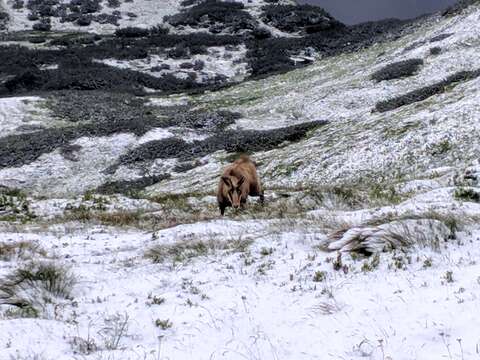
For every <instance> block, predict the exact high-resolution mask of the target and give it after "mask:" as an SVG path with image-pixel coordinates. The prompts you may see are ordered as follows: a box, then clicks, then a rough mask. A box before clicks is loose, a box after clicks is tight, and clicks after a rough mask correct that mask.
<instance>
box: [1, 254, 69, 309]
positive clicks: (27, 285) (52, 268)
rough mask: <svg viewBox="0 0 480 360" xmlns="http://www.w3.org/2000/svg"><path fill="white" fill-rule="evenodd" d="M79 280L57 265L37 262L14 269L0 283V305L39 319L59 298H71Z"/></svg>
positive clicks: (62, 266)
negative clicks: (16, 309) (17, 309)
mask: <svg viewBox="0 0 480 360" xmlns="http://www.w3.org/2000/svg"><path fill="white" fill-rule="evenodd" d="M76 283H77V279H76V278H75V276H74V275H73V274H72V273H71V271H70V269H69V268H67V267H65V266H64V265H62V264H57V263H54V262H35V261H32V262H31V263H29V264H27V265H24V266H22V267H19V268H17V269H15V270H14V271H13V272H12V273H10V274H9V275H7V276H6V277H5V278H3V279H1V280H0V304H6V305H12V306H15V307H17V308H19V309H20V310H21V312H20V313H19V315H20V316H22V315H23V313H22V311H23V310H24V311H26V312H27V313H28V314H30V315H35V316H38V315H39V314H40V313H41V312H43V311H44V310H46V308H47V307H48V305H49V304H53V303H55V301H56V299H58V298H61V299H70V298H71V293H72V290H73V288H74V286H75V284H76Z"/></svg>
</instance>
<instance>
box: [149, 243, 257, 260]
mask: <svg viewBox="0 0 480 360" xmlns="http://www.w3.org/2000/svg"><path fill="white" fill-rule="evenodd" d="M251 243H252V240H250V239H235V240H230V241H218V240H194V241H192V240H182V241H179V242H176V243H174V244H159V245H155V246H153V247H151V248H150V249H148V250H147V251H146V253H145V257H146V258H148V259H151V260H152V261H153V262H155V263H164V262H166V261H167V260H169V261H172V262H173V263H178V262H186V261H188V260H190V259H193V258H196V257H199V256H206V255H208V254H210V253H213V252H215V251H229V252H244V251H246V250H247V248H248V247H249V246H250V244H251Z"/></svg>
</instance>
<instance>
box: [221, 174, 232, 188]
mask: <svg viewBox="0 0 480 360" xmlns="http://www.w3.org/2000/svg"><path fill="white" fill-rule="evenodd" d="M222 181H223V182H224V183H225V184H226V185H228V186H232V181H231V180H230V178H229V177H228V176H222Z"/></svg>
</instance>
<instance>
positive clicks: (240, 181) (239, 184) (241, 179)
mask: <svg viewBox="0 0 480 360" xmlns="http://www.w3.org/2000/svg"><path fill="white" fill-rule="evenodd" d="M244 182H245V176H242V177H241V178H240V180H238V183H237V184H238V186H241V185H242V184H243V183H244Z"/></svg>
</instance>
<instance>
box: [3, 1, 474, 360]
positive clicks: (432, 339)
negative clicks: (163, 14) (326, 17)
mask: <svg viewBox="0 0 480 360" xmlns="http://www.w3.org/2000/svg"><path fill="white" fill-rule="evenodd" d="M151 4H153V2H151ZM155 4H157V2H155ZM146 16H147V15H146ZM447 33H448V34H452V35H451V36H449V37H447V38H445V39H443V40H441V41H436V42H430V39H432V38H434V37H436V36H438V35H441V34H447ZM479 39H480V5H478V4H477V5H473V6H471V7H469V8H468V9H466V10H465V11H463V13H461V14H459V15H456V16H453V17H448V18H442V17H432V18H429V19H428V20H426V21H425V23H424V24H422V25H421V27H420V28H419V29H418V30H417V31H415V32H414V33H411V34H409V35H407V36H405V37H402V38H400V39H398V40H395V41H391V42H388V43H383V44H378V45H375V46H373V47H371V48H369V49H366V50H362V51H359V52H357V53H354V54H345V55H340V56H336V57H332V58H325V59H319V60H317V61H316V62H315V63H314V64H313V65H312V66H309V67H307V68H304V69H299V70H296V71H293V72H290V73H287V74H284V75H278V76H274V77H270V78H267V79H264V80H259V81H250V82H245V83H242V84H240V85H235V86H232V87H230V88H228V89H225V90H221V91H216V92H211V93H206V94H203V95H195V96H187V95H174V96H169V97H152V101H151V103H152V104H154V105H157V106H165V105H173V104H189V105H192V106H194V107H195V108H197V109H208V110H211V109H214V110H219V109H221V110H230V111H239V112H241V113H242V114H243V115H244V116H243V118H241V119H239V120H236V123H235V124H234V125H231V127H232V128H242V129H272V128H279V127H283V126H286V125H293V124H298V123H303V122H306V121H311V120H320V119H323V120H328V121H329V122H330V123H329V124H328V125H326V126H324V127H321V128H319V129H317V130H314V131H312V132H311V133H310V134H309V135H308V137H307V138H305V139H304V140H302V141H299V142H297V143H292V144H284V146H281V147H279V148H277V149H274V150H271V151H266V152H259V153H256V154H254V158H255V160H256V161H257V162H258V164H259V173H260V175H261V177H262V180H263V182H264V184H265V187H266V204H265V207H263V208H262V207H261V206H260V205H257V204H255V203H254V201H251V202H250V203H249V205H248V208H247V210H246V211H244V212H242V213H233V212H232V211H228V210H227V216H226V217H225V218H220V217H219V215H218V210H217V208H216V199H215V197H214V196H213V195H214V193H215V187H216V182H217V181H218V175H219V173H220V171H221V168H222V167H223V166H224V165H225V164H227V163H228V162H229V159H228V157H227V154H226V153H225V152H223V151H220V152H216V153H214V154H212V155H209V156H206V157H205V158H202V159H200V160H199V162H200V165H199V166H197V167H196V168H194V169H192V170H189V171H187V172H183V173H180V172H179V173H177V172H175V171H172V169H173V168H174V167H175V165H176V164H177V162H178V161H177V159H167V160H165V161H163V160H162V161H160V160H158V161H157V162H155V163H154V164H153V165H152V166H153V167H157V168H156V169H157V170H158V169H162V172H163V171H165V172H170V173H171V178H169V179H166V180H163V181H161V182H159V183H157V184H155V185H153V186H150V187H148V188H147V189H146V190H145V191H142V192H140V193H138V194H133V195H132V194H130V195H132V196H130V197H129V196H124V195H108V196H107V195H95V194H92V193H90V192H88V190H93V189H95V188H97V187H98V186H100V185H102V184H103V183H105V182H106V181H115V180H133V179H137V178H138V177H140V176H141V175H142V171H141V170H142V169H138V168H135V167H128V166H122V167H121V168H120V170H117V171H116V172H115V173H114V174H111V173H107V172H105V171H104V170H106V169H107V168H109V167H110V166H112V165H114V164H115V163H116V162H117V160H118V158H119V157H120V156H121V155H123V154H125V153H126V152H128V151H129V150H131V149H133V148H135V147H137V146H138V145H139V144H142V143H145V142H146V141H149V140H153V139H162V138H166V137H168V136H169V134H170V133H175V131H176V129H175V128H167V129H154V130H152V131H150V132H148V133H147V134H145V135H143V136H135V135H134V134H131V133H122V134H116V135H114V136H111V137H101V138H86V137H83V138H80V139H77V140H75V141H74V142H73V143H72V145H75V144H77V145H78V144H80V145H81V149H80V150H79V151H78V153H77V154H76V159H75V161H72V160H71V159H70V160H69V159H68V158H66V157H65V156H62V155H61V154H60V153H59V150H56V151H54V152H52V153H48V154H44V155H42V156H40V158H39V159H37V160H35V161H33V162H31V163H30V164H28V165H23V166H18V167H9V168H3V169H1V170H0V186H1V187H8V188H10V189H13V188H15V189H19V190H17V191H10V192H9V193H8V195H5V196H4V195H0V219H1V220H2V221H0V279H1V280H0V303H2V305H0V360H10V359H35V360H51V359H56V360H71V359H75V360H77V359H78V360H80V359H81V360H107V359H108V360H149V359H151V360H159V359H162V360H167V359H170V360H184V359H192V360H215V359H228V360H237V359H238V360H241V359H254V360H257V359H258V360H270V359H272V360H303V359H305V360H310V359H320V360H324V359H335V360H338V359H342V360H356V359H373V360H387V359H388V360H412V359H418V360H439V359H447V360H470V359H479V358H480V332H479V329H480V317H479V316H478V315H477V314H478V313H479V311H480V302H479V298H480V263H479V259H480V246H479V245H480V223H479V221H480V203H479V201H480V189H479V187H478V186H479V184H478V179H479V177H478V176H480V164H479V161H478V154H479V151H480V140H479V139H480V126H479V120H480V92H479V88H480V78H477V79H474V80H470V81H465V82H460V83H459V84H457V86H455V87H453V86H452V87H451V88H448V89H447V90H446V91H445V92H443V93H442V94H440V95H434V96H432V97H430V98H428V99H426V100H424V101H421V102H416V103H413V104H411V105H407V106H403V107H400V108H398V109H395V110H392V111H388V112H384V113H380V112H372V110H373V109H374V108H375V104H376V103H377V102H378V101H380V100H385V99H387V98H391V97H395V96H398V95H402V94H405V93H407V92H409V91H412V90H414V89H418V88H421V87H423V86H425V85H429V84H433V83H436V82H438V81H440V80H442V79H444V78H445V77H447V76H449V75H451V74H454V73H456V72H458V71H463V70H476V69H479V68H480V58H479V56H478V54H479V53H480V40H479ZM412 44H416V46H415V48H413V49H410V50H409V49H408V48H409V47H411V45H412ZM434 46H438V47H441V49H442V51H441V53H440V54H439V55H431V54H430V48H432V47H434ZM411 58H422V59H423V60H424V66H423V67H422V68H421V70H420V71H419V73H418V74H416V75H414V76H412V77H408V78H404V79H399V80H393V81H389V82H385V81H384V82H379V83H377V82H374V81H372V80H371V79H370V75H371V74H372V73H373V72H374V71H376V70H378V69H380V68H382V67H384V66H385V65H387V64H390V63H392V62H395V61H400V60H405V59H411ZM116 65H118V64H116ZM130 65H131V64H130ZM135 65H138V66H141V65H142V64H135ZM222 69H223V68H222ZM42 101H43V100H42V98H41V97H28V98H25V97H24V98H19V97H18V98H5V99H0V127H1V130H2V131H3V133H4V134H3V135H2V136H6V135H11V134H16V133H22V132H24V131H28V130H25V129H28V127H29V126H43V127H50V126H52V127H53V126H56V125H57V122H50V121H48V119H49V112H48V110H47V109H45V107H44V106H43V105H42ZM56 121H60V120H58V119H57V120H56ZM25 126H27V128H26V127H25ZM181 136H182V138H184V139H185V140H186V141H192V139H198V138H202V137H201V134H182V135H181ZM23 193H25V194H27V195H24V194H23ZM351 250H356V251H355V252H352V251H351ZM367 255H369V256H367ZM20 280H22V281H20Z"/></svg>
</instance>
